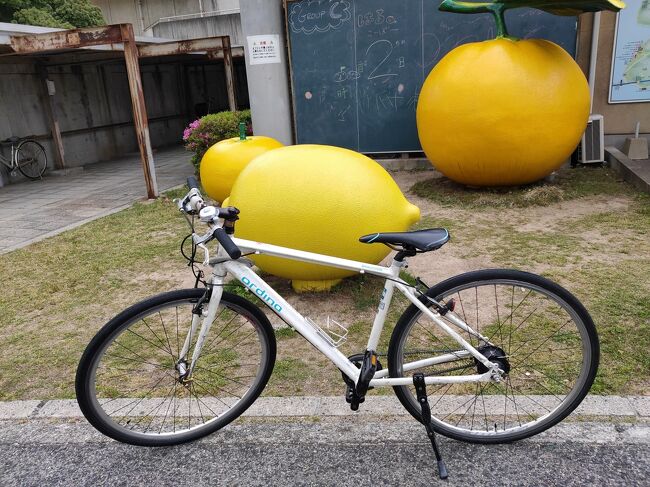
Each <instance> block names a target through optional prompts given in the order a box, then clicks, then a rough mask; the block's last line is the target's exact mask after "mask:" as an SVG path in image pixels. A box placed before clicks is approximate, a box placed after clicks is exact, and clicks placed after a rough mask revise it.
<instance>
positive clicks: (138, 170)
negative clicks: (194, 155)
mask: <svg viewBox="0 0 650 487" xmlns="http://www.w3.org/2000/svg"><path fill="white" fill-rule="evenodd" d="M154 159H155V161H156V176H157V179H158V188H159V190H160V191H163V190H165V189H169V188H172V187H174V186H178V185H179V184H182V183H183V182H184V181H185V178H186V177H187V176H189V175H191V174H192V172H193V169H192V166H191V165H190V163H189V159H190V154H189V152H187V151H185V150H184V149H183V148H182V147H174V148H168V149H161V150H158V151H156V152H155V153H154ZM145 197H146V187H145V184H144V177H143V175H142V166H141V163H140V156H139V155H132V156H130V157H125V158H122V159H119V160H115V161H109V162H101V163H97V164H91V165H88V166H86V167H85V168H84V170H83V171H80V172H79V173H77V174H73V175H68V176H60V177H59V176H48V175H47V174H46V175H45V178H44V179H43V180H41V181H28V182H24V183H19V184H12V185H9V186H5V187H3V188H0V254H2V253H5V252H9V251H10V250H14V249H17V248H20V247H24V246H25V245H28V244H30V243H32V242H34V241H37V240H42V239H44V238H47V237H50V236H52V235H56V234H57V233H61V232H62V231H65V230H68V229H70V228H74V227H75V226H79V225H81V224H83V223H86V222H88V221H90V220H94V219H96V218H100V217H102V216H105V215H108V214H110V213H114V212H116V211H119V210H121V209H123V208H125V207H127V206H129V205H131V204H132V203H133V202H134V201H136V200H139V199H143V198H145Z"/></svg>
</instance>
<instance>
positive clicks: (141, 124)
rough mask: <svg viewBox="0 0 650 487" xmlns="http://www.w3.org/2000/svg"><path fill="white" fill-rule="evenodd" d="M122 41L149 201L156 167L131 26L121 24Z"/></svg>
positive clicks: (153, 194) (155, 187)
mask: <svg viewBox="0 0 650 487" xmlns="http://www.w3.org/2000/svg"><path fill="white" fill-rule="evenodd" d="M121 29H122V40H123V42H124V61H125V62H126V73H127V76H128V78H129V91H130V92H131V103H132V105H133V124H134V126H135V134H136V137H137V139H138V147H139V149H140V159H141V160H142V171H143V173H144V182H145V184H146V185H147V197H148V198H149V199H153V198H156V197H157V196H158V183H157V182H156V167H155V166H154V162H153V152H152V150H151V140H150V138H149V123H148V120H147V107H146V106H145V103H144V91H143V90H142V79H141V77H140V63H139V61H138V47H137V46H136V45H135V35H134V34H133V26H132V25H131V24H122V25H121Z"/></svg>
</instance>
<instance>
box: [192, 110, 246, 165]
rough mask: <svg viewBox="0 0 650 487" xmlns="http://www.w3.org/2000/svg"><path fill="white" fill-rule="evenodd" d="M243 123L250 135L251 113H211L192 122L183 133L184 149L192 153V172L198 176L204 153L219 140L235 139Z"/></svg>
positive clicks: (243, 111)
mask: <svg viewBox="0 0 650 487" xmlns="http://www.w3.org/2000/svg"><path fill="white" fill-rule="evenodd" d="M241 122H244V123H245V124H246V126H247V132H248V134H249V135H251V111H250V110H242V111H240V112H219V113H211V114H209V115H206V116H205V117H201V118H199V119H198V120H194V121H193V122H192V123H190V124H189V125H188V126H187V128H185V130H184V131H183V142H185V148H186V149H187V150H188V151H190V152H194V155H193V156H192V164H194V171H195V173H196V174H197V175H198V174H199V165H200V164H201V158H202V157H203V154H205V151H207V150H208V149H209V148H210V147H212V146H213V145H214V144H216V143H217V142H219V141H220V140H224V139H229V138H231V137H237V136H238V135H239V124H240V123H241Z"/></svg>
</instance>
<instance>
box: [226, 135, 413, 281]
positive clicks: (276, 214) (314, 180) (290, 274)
mask: <svg viewBox="0 0 650 487" xmlns="http://www.w3.org/2000/svg"><path fill="white" fill-rule="evenodd" d="M228 204H229V205H232V206H235V207H237V208H239V210H240V211H241V213H240V215H239V216H240V219H239V221H238V222H237V227H236V232H235V236H236V237H239V238H245V239H249V240H256V241H259V242H265V243H270V244H275V245H280V246H283V247H290V248H294V249H299V250H306V251H309V252H316V253H319V254H326V255H332V256H336V257H343V258H346V259H352V260H358V261H362V262H368V263H378V262H380V261H381V260H382V259H383V258H384V257H385V256H386V255H388V253H389V252H390V250H389V249H388V248H387V247H385V246H384V245H368V244H362V243H360V242H359V240H358V239H359V237H360V236H362V235H365V234H368V233H372V232H388V231H392V232H399V231H405V230H408V229H409V228H410V227H411V225H413V223H415V222H417V221H418V220H419V218H420V210H419V208H418V207H416V206H414V205H412V204H411V203H409V202H408V201H407V200H406V198H405V197H404V195H403V194H402V192H401V191H400V189H399V187H398V186H397V184H396V183H395V181H394V180H393V179H392V178H391V176H390V175H389V174H388V173H387V172H386V171H385V170H384V169H383V168H382V167H381V166H380V165H379V164H377V163H376V162H375V161H373V160H372V159H370V158H368V157H366V156H364V155H361V154H359V153H357V152H354V151H351V150H347V149H342V148H340V147H330V146H322V145H296V146H290V147H281V148H279V149H274V150H272V151H269V152H266V153H265V154H262V155H260V156H258V157H257V158H255V160H254V161H252V162H251V163H250V164H248V165H247V166H246V167H245V168H244V170H243V171H242V172H241V173H240V175H239V177H238V178H237V181H235V184H234V186H233V188H232V191H231V194H230V198H229V200H228ZM253 260H254V261H255V263H256V264H257V266H258V267H260V268H261V269H262V270H264V271H266V272H269V273H271V274H274V275H276V276H280V277H283V278H286V279H290V280H291V282H292V285H293V287H294V289H296V290H298V291H304V290H324V289H329V288H330V287H331V286H332V285H333V284H335V283H336V282H338V280H340V279H341V278H343V277H346V276H349V275H352V274H354V272H350V271H345V270H341V269H335V268H332V267H325V266H319V265H314V264H307V263H303V262H298V261H292V260H287V259H280V258H277V257H269V256H254V257H253Z"/></svg>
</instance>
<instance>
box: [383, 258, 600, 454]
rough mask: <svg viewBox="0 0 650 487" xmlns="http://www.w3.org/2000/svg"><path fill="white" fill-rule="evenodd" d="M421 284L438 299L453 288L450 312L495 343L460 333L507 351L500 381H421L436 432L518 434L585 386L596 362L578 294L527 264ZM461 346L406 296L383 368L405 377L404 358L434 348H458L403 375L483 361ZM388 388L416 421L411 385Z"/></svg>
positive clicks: (489, 437)
mask: <svg viewBox="0 0 650 487" xmlns="http://www.w3.org/2000/svg"><path fill="white" fill-rule="evenodd" d="M426 294H427V296H429V297H432V298H434V299H435V300H436V301H439V302H448V300H450V299H452V298H453V299H454V300H455V306H456V308H455V313H456V314H457V315H458V316H459V317H460V318H461V319H463V321H465V322H466V323H467V324H468V325H469V326H471V327H472V329H474V330H475V331H477V332H479V333H481V334H482V335H484V336H485V337H487V338H488V340H489V341H490V342H491V343H492V344H493V346H491V347H490V346H487V345H485V344H483V343H479V341H478V339H477V338H476V337H474V336H471V335H470V334H469V333H467V332H462V333H461V334H462V335H463V336H464V338H465V339H466V340H467V341H468V342H470V343H471V344H472V346H474V347H475V348H477V349H478V350H479V351H481V352H482V353H483V354H484V355H486V356H487V355H490V356H491V357H494V358H497V357H505V361H504V367H505V368H507V369H509V370H508V371H507V374H506V375H505V377H504V380H502V381H501V383H495V382H482V383H461V384H442V385H431V386H428V393H429V395H430V397H429V403H430V405H431V413H432V425H433V427H434V428H435V430H436V431H438V432H439V433H441V434H444V435H446V436H449V437H451V438H455V439H457V440H461V441H469V442H474V443H504V442H510V441H515V440H520V439H523V438H527V437H529V436H532V435H535V434H537V433H540V432H542V431H544V430H545V429H547V428H550V427H551V426H553V425H555V424H557V423H558V422H559V421H561V420H562V419H564V418H565V417H566V416H567V415H568V414H569V413H571V411H573V410H574V409H575V408H576V407H577V406H578V404H580V402H581V401H582V399H583V398H584V397H585V395H586V394H587V392H588V391H589V388H590V387H591V384H592V383H593V380H594V377H595V375H596V370H597V368H598V357H599V345H598V336H597V334H596V329H595V327H594V324H593V322H592V320H591V318H590V316H589V314H588V313H587V311H586V310H585V308H584V307H583V306H582V305H581V304H580V302H579V301H578V300H577V299H576V298H575V297H574V296H573V295H571V294H570V293H569V292H568V291H566V290H565V289H563V288H562V287H560V286H558V285H557V284H555V283H553V282H551V281H549V280H548V279H545V278H543V277H541V276H537V275H534V274H530V273H526V272H520V271H513V270H496V269H495V270H485V271H478V272H469V273H466V274H462V275H459V276H456V277H453V278H451V279H448V280H446V281H443V282H441V283H440V284H438V285H436V286H434V287H432V288H430V289H429V291H428V292H427V293H426ZM429 305H431V303H429ZM443 320H445V321H446V322H447V323H448V324H450V326H451V327H452V328H455V327H454V325H452V324H451V322H449V321H448V320H446V319H445V318H443ZM455 329H457V328H455ZM457 330H458V329H457ZM462 350H463V349H461V347H460V346H459V345H458V343H457V342H456V341H454V340H453V339H452V338H451V337H449V336H448V335H447V334H446V333H445V332H444V331H442V330H441V329H440V328H439V327H437V326H436V324H435V323H434V322H433V321H432V320H431V319H429V318H428V317H426V316H424V315H423V313H422V312H421V311H420V310H419V309H418V308H417V307H416V306H414V305H411V306H410V307H409V308H408V309H407V310H406V311H405V312H404V314H403V315H402V316H401V317H400V319H399V321H398V323H397V325H396V326H395V329H394V331H393V334H392V336H391V341H390V346H389V351H388V365H389V370H390V376H391V377H404V376H405V373H404V364H405V363H408V362H414V361H416V360H420V359H425V358H429V357H432V356H435V355H441V354H448V355H452V356H453V355H454V354H456V355H457V356H458V358H455V359H453V360H449V361H447V362H445V363H440V364H436V365H429V366H426V367H421V368H418V369H415V370H409V371H408V372H407V373H406V376H410V374H412V373H415V372H422V373H424V374H425V376H434V375H435V376H445V375H447V376H450V375H469V374H477V373H482V372H484V371H485V370H482V369H481V367H482V365H479V363H478V361H476V360H475V359H474V358H473V357H471V356H469V357H468V356H467V354H465V355H463V354H462ZM488 358H489V357H488ZM491 360H492V358H491ZM504 367H501V368H504ZM394 390H395V393H396V395H397V397H398V398H399V400H400V401H401V403H402V404H403V405H404V407H405V408H406V409H407V410H408V411H409V412H410V413H411V414H412V415H413V416H414V417H415V418H416V419H418V420H419V421H421V410H420V407H419V405H418V403H417V401H416V397H415V389H414V388H413V387H412V386H400V387H395V388H394Z"/></svg>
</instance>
